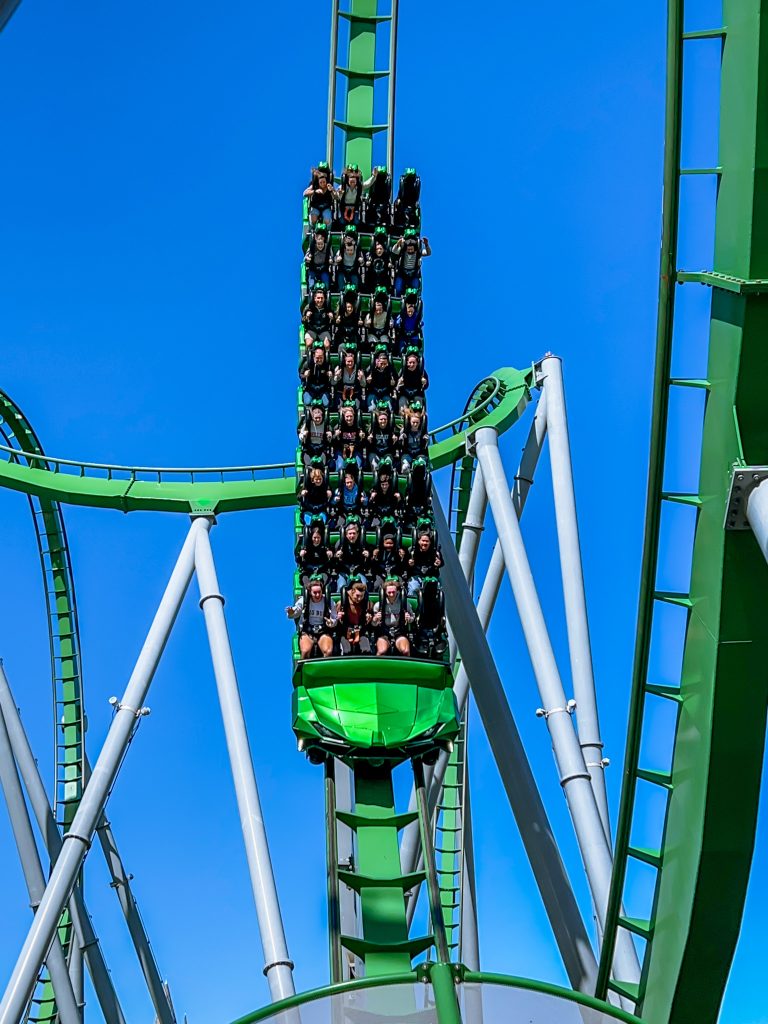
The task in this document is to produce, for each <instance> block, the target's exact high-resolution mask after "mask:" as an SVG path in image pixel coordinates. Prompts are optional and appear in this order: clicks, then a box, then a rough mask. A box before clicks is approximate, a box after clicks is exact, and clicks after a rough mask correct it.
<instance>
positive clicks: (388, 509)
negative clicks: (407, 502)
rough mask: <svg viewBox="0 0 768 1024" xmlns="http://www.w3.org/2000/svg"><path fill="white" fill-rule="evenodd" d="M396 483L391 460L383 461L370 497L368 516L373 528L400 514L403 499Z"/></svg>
mask: <svg viewBox="0 0 768 1024" xmlns="http://www.w3.org/2000/svg"><path fill="white" fill-rule="evenodd" d="M395 481H396V478H395V476H394V471H393V469H392V463H391V462H390V460H389V459H386V458H385V459H382V460H381V462H380V463H379V470H378V473H377V474H376V481H375V483H374V485H373V487H372V488H371V493H370V494H369V495H368V516H369V520H370V523H371V526H376V525H377V524H378V523H380V522H381V521H382V520H384V519H388V518H391V517H394V516H397V515H399V514H400V509H401V505H402V498H401V496H400V494H399V493H398V491H397V486H396V482H395Z"/></svg>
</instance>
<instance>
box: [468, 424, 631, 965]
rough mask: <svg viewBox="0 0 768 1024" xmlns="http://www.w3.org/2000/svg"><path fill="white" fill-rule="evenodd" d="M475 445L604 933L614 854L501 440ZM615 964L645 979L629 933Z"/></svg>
mask: <svg viewBox="0 0 768 1024" xmlns="http://www.w3.org/2000/svg"><path fill="white" fill-rule="evenodd" d="M548 416H549V409H548ZM475 444H476V447H477V458H478V461H479V463H480V466H481V469H482V471H483V477H484V479H485V486H486V489H487V491H488V501H489V503H490V506H491V511H492V512H493V518H494V520H495V521H496V529H497V532H498V535H499V541H500V542H501V548H502V552H503V554H504V563H505V565H506V568H507V574H508V576H509V581H510V583H511V585H512V592H513V594H514V598H515V603H516V605H517V609H518V613H519V615H520V623H521V625H522V628H523V633H524V635H525V642H526V645H527V647H528V651H529V654H530V657H531V663H532V666H533V672H534V675H535V677H536V682H537V685H538V688H539V693H540V696H541V701H542V704H543V708H542V714H543V717H544V718H545V719H546V722H547V726H548V728H549V734H550V737H551V740H552V748H553V751H554V754H555V760H556V762H557V767H558V773H559V776H560V784H561V785H562V787H563V792H564V793H565V797H566V801H567V804H568V809H569V811H570V814H571V820H572V821H573V826H574V830H575V832H576V839H577V842H578V844H579V850H580V851H581V856H582V860H583V861H584V868H585V870H586V874H587V881H588V883H589V888H590V892H591V894H592V899H593V901H594V905H595V910H596V914H597V920H598V924H599V927H600V929H601V930H602V929H603V928H604V926H605V910H606V907H607V905H608V891H609V888H610V884H611V872H612V867H613V865H612V857H611V850H610V847H609V845H608V840H607V838H606V835H605V832H604V830H603V823H602V820H601V818H600V812H599V810H598V806H597V800H596V799H595V792H594V790H593V789H592V780H591V778H590V775H589V772H588V771H587V767H586V764H585V761H584V755H583V753H582V750H581V747H580V746H579V740H578V737H577V735H576V730H575V728H574V725H573V720H572V718H571V714H570V710H569V707H568V703H567V701H566V697H565V691H564V690H563V684H562V681H561V679H560V673H559V671H558V668H557V663H556V661H555V655H554V651H553V650H552V644H551V642H550V639H549V633H548V631H547V626H546V622H545V620H544V613H543V612H542V609H541V604H540V603H539V596H538V594H537V592H536V585H535V584H534V581H533V575H532V573H531V567H530V565H529V562H528V556H527V554H526V551H525V545H524V543H523V536H522V533H521V532H520V524H519V522H518V519H517V513H516V510H515V506H514V503H513V501H512V499H511V498H510V496H509V490H508V489H507V481H506V477H505V474H504V467H503V465H502V462H501V456H500V454H499V445H498V435H497V433H496V431H495V430H494V429H493V428H490V427H483V428H481V429H479V430H478V431H477V433H476V434H475ZM624 940H626V941H624ZM615 960H616V969H617V972H618V975H619V977H621V979H622V980H626V981H629V982H637V981H638V980H639V978H640V964H639V961H638V959H637V953H636V952H635V947H634V944H633V943H632V940H631V936H629V935H628V934H627V933H625V932H621V933H620V936H619V942H618V943H617V948H616V958H615Z"/></svg>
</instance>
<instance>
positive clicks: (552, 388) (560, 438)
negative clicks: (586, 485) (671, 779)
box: [541, 355, 611, 847]
mask: <svg viewBox="0 0 768 1024" xmlns="http://www.w3.org/2000/svg"><path fill="white" fill-rule="evenodd" d="M541 370H542V374H543V376H544V382H543V388H544V394H546V396H547V423H548V428H549V458H550V462H551V465H552V490H553V494H554V500H555V523H556V527H557V542H558V547H559V549H560V572H561V576H562V580H563V601H564V604H565V622H566V627H567V631H568V653H569V655H570V661H571V678H572V680H573V696H574V698H575V700H576V724H577V727H578V735H579V743H580V744H581V749H582V750H583V751H584V760H585V762H586V765H587V771H588V772H589V775H590V778H591V780H592V788H593V789H594V791H595V799H596V800H597V809H598V811H599V812H600V820H601V821H602V823H603V831H604V832H605V837H606V839H607V841H608V846H609V847H610V845H611V826H610V820H609V816H608V795H607V793H606V789H605V765H604V763H603V741H602V739H601V737H600V719H599V716H598V713H597V696H596V693H595V675H594V669H593V665H592V645H591V643H590V639H589V619H588V617H587V597H586V593H585V590H584V571H583V568H582V562H581V544H580V543H579V523H578V519H577V516H576V490H575V487H574V484H573V466H572V465H571V444H570V439H569V437H568V419H567V416H566V411H565V389H564V388H563V366H562V362H561V360H560V359H559V358H558V357H557V356H551V355H550V356H546V357H545V358H544V359H543V360H542V363H541Z"/></svg>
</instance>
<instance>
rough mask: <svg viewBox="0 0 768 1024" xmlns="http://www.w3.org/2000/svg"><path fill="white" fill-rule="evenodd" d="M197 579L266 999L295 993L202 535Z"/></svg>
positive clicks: (210, 563) (234, 680) (236, 688)
mask: <svg viewBox="0 0 768 1024" xmlns="http://www.w3.org/2000/svg"><path fill="white" fill-rule="evenodd" d="M195 564H196V568H197V581H198V583H199V585H200V607H201V608H202V609H203V615H204V616H205V628H206V630H207V632H208V643H209V645H210V648H211V660H212V661H213V672H214V675H215V677H216V687H217V689H218V693H219V703H220V705H221V717H222V720H223V722H224V733H225V735H226V740H227V751H228V752H229V761H230V765H231V767H232V776H233V779H234V783H235V795H236V796H237V807H238V810H239V812H240V824H241V826H242V829H243V839H244V841H245V852H246V857H247V858H248V870H249V872H250V876H251V886H252V888H253V899H254V902H255V904H256V916H257V918H258V922H259V933H260V935H261V944H262V947H263V950H264V958H265V961H266V963H265V966H264V974H265V975H266V977H267V981H268V983H269V991H270V994H271V996H272V1001H273V1002H276V1001H277V1000H278V999H285V998H287V997H288V996H292V995H294V994H295V988H294V984H293V961H292V960H291V958H290V957H289V955H288V946H287V943H286V940H285V930H284V928H283V918H282V915H281V913H280V903H279V901H278V898H277V886H276V885H275V875H274V872H273V870H272V858H271V857H270V853H269V844H268V842H267V831H266V827H265V825H264V818H263V816H262V812H261V801H260V799H259V791H258V788H257V786H256V774H255V772H254V770H253V759H252V757H251V748H250V744H249V742H248V733H247V731H246V728H245V716H244V714H243V705H242V701H241V699H240V688H239V686H238V683H237V674H236V672H235V663H234V660H233V657H232V648H231V646H230V643H229V634H228V632H227V623H226V619H225V617H224V598H223V597H222V595H221V592H220V591H219V581H218V579H217V576H216V567H215V565H214V562H213V552H212V550H211V542H210V539H209V537H208V533H207V531H206V532H202V533H200V534H199V535H198V538H197V550H196V553H195Z"/></svg>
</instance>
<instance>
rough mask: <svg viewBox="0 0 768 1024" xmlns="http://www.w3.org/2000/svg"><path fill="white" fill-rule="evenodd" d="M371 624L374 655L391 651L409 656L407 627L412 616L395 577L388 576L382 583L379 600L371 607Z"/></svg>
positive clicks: (409, 647) (398, 581)
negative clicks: (374, 647)
mask: <svg viewBox="0 0 768 1024" xmlns="http://www.w3.org/2000/svg"><path fill="white" fill-rule="evenodd" d="M371 622H372V624H373V626H374V637H375V639H376V654H377V655H378V656H379V657H381V656H382V655H384V654H389V653H390V652H391V651H392V650H395V651H397V653H398V654H401V655H402V656H403V657H406V658H407V657H409V656H410V653H411V644H410V641H409V640H408V626H409V625H410V624H411V622H413V614H412V613H411V612H410V611H409V609H408V601H407V600H406V598H405V596H404V594H403V589H402V584H401V582H400V580H399V579H398V578H397V576H388V577H387V579H386V580H385V581H384V586H383V587H382V588H381V592H380V594H379V600H378V601H377V602H376V604H375V605H374V606H373V618H372V620H371Z"/></svg>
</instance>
